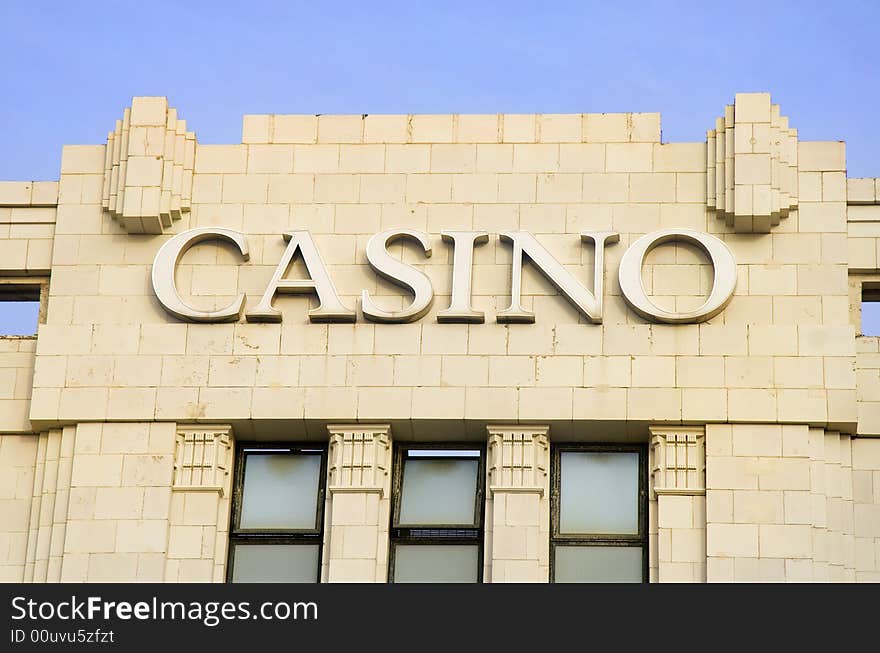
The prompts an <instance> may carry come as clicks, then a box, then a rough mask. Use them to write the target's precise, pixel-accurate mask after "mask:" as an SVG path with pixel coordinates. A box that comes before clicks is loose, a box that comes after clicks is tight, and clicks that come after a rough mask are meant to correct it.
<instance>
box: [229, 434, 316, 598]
mask: <svg viewBox="0 0 880 653" xmlns="http://www.w3.org/2000/svg"><path fill="white" fill-rule="evenodd" d="M326 459H327V456H326V448H324V447H321V446H315V445H313V444H308V445H301V446H300V445H291V444H289V443H283V444H262V443H260V444H246V445H242V446H240V447H239V449H238V454H237V457H236V472H235V489H234V491H233V497H232V529H231V532H230V538H229V563H228V565H227V567H228V571H227V580H229V581H230V582H233V583H246V582H253V583H257V582H275V583H316V582H318V580H319V575H320V569H321V543H322V538H323V530H324V529H323V526H324V517H323V513H324V510H323V508H324V479H325V477H326V464H327V462H326Z"/></svg>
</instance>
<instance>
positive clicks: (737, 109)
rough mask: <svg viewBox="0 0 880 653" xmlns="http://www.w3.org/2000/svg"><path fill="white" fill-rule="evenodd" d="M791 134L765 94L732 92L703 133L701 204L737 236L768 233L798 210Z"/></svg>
mask: <svg viewBox="0 0 880 653" xmlns="http://www.w3.org/2000/svg"><path fill="white" fill-rule="evenodd" d="M797 142H798V141H797V130H796V129H791V128H789V126H788V118H786V117H784V116H781V115H780V114H779V105H778V104H771V103H770V94H769V93H737V94H736V98H735V100H734V103H733V104H729V105H727V106H726V107H725V110H724V116H722V117H721V118H718V119H716V121H715V129H710V130H708V131H707V132H706V202H707V206H708V207H709V209H711V210H714V211H715V214H716V215H717V217H719V218H723V219H724V220H725V221H726V223H727V225H728V226H731V227H733V228H734V230H735V231H737V232H740V233H768V232H769V231H770V229H771V228H772V227H774V226H776V225H778V224H779V221H780V219H781V218H785V217H787V216H788V214H789V212H790V211H792V210H794V209H796V208H797V206H798V154H797V151H798V146H797Z"/></svg>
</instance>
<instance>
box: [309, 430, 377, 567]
mask: <svg viewBox="0 0 880 653" xmlns="http://www.w3.org/2000/svg"><path fill="white" fill-rule="evenodd" d="M327 431H328V433H329V435H330V451H329V454H328V464H327V470H328V471H327V499H326V506H325V525H324V563H323V569H322V570H321V576H322V579H323V580H324V582H331V583H384V582H385V581H386V579H387V577H388V536H389V533H388V528H389V517H390V510H391V476H390V471H391V427H390V426H389V425H388V424H330V425H328V426H327Z"/></svg>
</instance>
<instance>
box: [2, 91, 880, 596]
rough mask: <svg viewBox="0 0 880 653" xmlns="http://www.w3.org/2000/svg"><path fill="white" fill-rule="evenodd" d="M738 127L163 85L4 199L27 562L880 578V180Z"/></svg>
mask: <svg viewBox="0 0 880 653" xmlns="http://www.w3.org/2000/svg"><path fill="white" fill-rule="evenodd" d="M722 114H723V115H722V116H721V117H719V118H718V119H717V120H716V122H715V124H714V125H706V127H711V129H710V130H709V131H708V132H707V137H706V141H704V142H699V143H663V142H662V141H661V134H660V116H659V114H644V113H641V114H640V113H632V114H630V113H627V114H572V115H409V116H407V115H400V116H383V115H367V116H361V115H356V116H301V115H251V116H245V118H244V125H243V137H242V143H241V144H237V145H202V144H198V142H197V140H196V136H195V134H194V132H192V131H189V126H188V125H187V124H186V123H185V121H184V120H182V119H180V118H179V117H178V115H177V112H176V110H175V109H173V108H170V107H169V106H168V103H167V101H166V100H165V99H164V98H155V97H150V98H146V97H144V98H135V99H134V100H133V102H132V106H131V107H130V108H128V109H125V111H124V112H123V114H122V117H121V119H120V120H119V121H117V123H116V125H115V128H114V129H113V130H112V131H110V132H109V134H108V139H107V141H106V143H102V144H97V145H86V146H66V147H64V150H63V155H62V164H61V172H60V180H59V181H58V182H0V298H5V299H16V298H22V297H26V298H32V299H39V300H40V301H41V311H40V324H39V328H38V331H37V335H36V336H33V337H11V336H6V337H2V338H0V579H2V580H4V581H23V582H53V581H70V582H79V581H83V582H86V581H120V582H134V581H156V582H163V581H164V582H177V581H199V582H226V581H242V580H269V579H271V580H291V581H315V580H320V581H322V582H346V581H348V582H388V581H391V582H406V581H449V580H453V581H481V582H550V581H556V582H562V581H578V580H603V581H636V582H638V581H650V582H672V581H686V582H705V581H709V582H717V581H880V439H878V437H880V339H878V338H877V337H874V336H867V335H862V334H861V306H862V302H863V301H871V300H872V299H874V293H875V292H876V289H877V288H880V263H878V256H880V254H878V245H880V180H878V179H847V177H846V161H845V145H844V143H842V142H803V141H799V140H798V136H797V130H796V129H794V128H792V127H791V126H790V125H789V122H788V119H787V118H785V117H783V116H782V115H780V112H779V107H778V106H777V105H774V104H772V103H771V99H770V96H769V95H767V94H757V93H755V94H739V95H737V96H736V98H735V101H734V103H733V104H731V105H730V106H727V107H725V108H724V110H723V112H722ZM108 127H112V126H109V125H108ZM0 310H2V304H0Z"/></svg>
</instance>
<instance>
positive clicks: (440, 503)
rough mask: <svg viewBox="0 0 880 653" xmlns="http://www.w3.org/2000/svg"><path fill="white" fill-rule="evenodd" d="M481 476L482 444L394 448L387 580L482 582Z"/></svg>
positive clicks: (482, 469)
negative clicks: (394, 459) (395, 450)
mask: <svg viewBox="0 0 880 653" xmlns="http://www.w3.org/2000/svg"><path fill="white" fill-rule="evenodd" d="M485 477H486V474H485V469H484V456H483V449H482V448H477V447H473V446H471V445H448V444H442V445H440V444H430V445H426V444H419V445H399V446H398V447H397V457H396V461H395V465H394V491H393V496H392V524H391V560H390V567H389V580H391V581H392V582H395V583H478V582H480V580H481V578H482V566H483V561H482V557H483V556H482V550H483V488H484V485H485Z"/></svg>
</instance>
